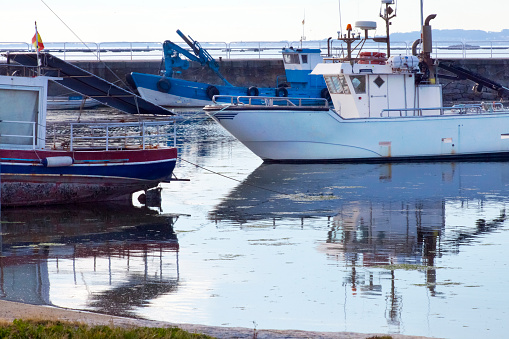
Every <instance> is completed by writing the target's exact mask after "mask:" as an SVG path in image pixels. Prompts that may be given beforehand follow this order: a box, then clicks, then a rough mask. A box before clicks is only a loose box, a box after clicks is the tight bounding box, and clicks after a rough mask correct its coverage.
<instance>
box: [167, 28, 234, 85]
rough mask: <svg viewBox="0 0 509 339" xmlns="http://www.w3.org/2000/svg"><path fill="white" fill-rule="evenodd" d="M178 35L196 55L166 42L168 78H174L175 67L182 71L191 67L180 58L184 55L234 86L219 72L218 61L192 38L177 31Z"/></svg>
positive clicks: (168, 41)
mask: <svg viewBox="0 0 509 339" xmlns="http://www.w3.org/2000/svg"><path fill="white" fill-rule="evenodd" d="M177 34H178V35H180V37H181V38H182V40H184V41H185V42H186V43H187V44H188V45H189V47H191V50H192V51H193V53H194V54H192V53H190V52H189V51H188V50H186V49H184V48H182V47H180V46H179V45H177V44H175V43H173V42H171V41H170V40H166V41H165V42H164V44H163V51H164V64H165V68H166V76H168V77H171V76H172V72H173V68H174V67H179V68H181V69H187V68H188V67H189V62H188V61H187V60H184V59H181V58H180V55H179V54H183V55H184V56H185V57H186V58H188V59H189V60H192V61H196V62H199V63H200V64H201V65H202V66H205V65H206V66H208V67H209V68H210V69H211V70H212V71H214V73H216V74H217V75H218V76H219V78H221V80H223V82H224V83H225V84H226V85H228V86H233V85H232V84H230V83H229V82H228V80H226V79H225V77H224V76H223V75H222V74H221V72H219V64H218V63H217V62H216V60H214V58H213V57H212V56H211V55H210V54H209V52H207V51H206V50H205V49H204V48H203V47H201V45H200V44H199V43H198V41H195V40H193V39H192V38H191V37H186V36H185V35H184V34H183V33H182V32H181V31H180V30H177Z"/></svg>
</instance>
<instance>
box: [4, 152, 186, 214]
mask: <svg viewBox="0 0 509 339" xmlns="http://www.w3.org/2000/svg"><path fill="white" fill-rule="evenodd" d="M0 155H1V159H2V163H1V171H2V173H1V188H2V192H1V203H2V206H27V205H48V204H64V203H80V202H96V201H113V200H115V201H118V200H128V199H130V198H131V195H132V193H134V192H137V191H140V190H147V189H149V188H152V187H155V186H157V185H158V184H159V183H160V182H161V181H165V180H169V179H170V177H171V174H172V172H173V169H174V168H175V163H176V156H177V151H176V149H174V148H168V149H146V150H122V151H74V152H66V151H46V150H37V151H33V150H0ZM56 157H71V158H72V159H73V160H74V162H73V163H72V164H71V165H62V166H56V167H48V166H44V165H43V161H42V160H44V159H52V158H53V159H55V158H56Z"/></svg>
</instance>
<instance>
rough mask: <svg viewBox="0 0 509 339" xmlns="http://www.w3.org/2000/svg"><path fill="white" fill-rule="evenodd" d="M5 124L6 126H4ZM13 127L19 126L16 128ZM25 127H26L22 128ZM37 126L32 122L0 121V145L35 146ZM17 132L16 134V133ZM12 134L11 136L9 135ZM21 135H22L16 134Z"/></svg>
mask: <svg viewBox="0 0 509 339" xmlns="http://www.w3.org/2000/svg"><path fill="white" fill-rule="evenodd" d="M4 124H6V125H4ZM15 125H21V126H20V127H18V128H16V127H15ZM24 126H26V127H24ZM36 128H37V124H36V123H35V122H34V121H10V120H0V144H3V145H10V146H13V145H20V146H21V145H23V146H25V147H26V146H28V145H32V148H34V149H35V147H36V145H37V132H36ZM16 131H17V132H16ZM9 133H12V134H9ZM16 133H23V134H16Z"/></svg>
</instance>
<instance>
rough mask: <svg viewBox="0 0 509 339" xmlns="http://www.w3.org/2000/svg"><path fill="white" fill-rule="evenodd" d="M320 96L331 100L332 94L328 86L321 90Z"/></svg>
mask: <svg viewBox="0 0 509 339" xmlns="http://www.w3.org/2000/svg"><path fill="white" fill-rule="evenodd" d="M320 96H321V97H322V98H324V99H327V101H330V100H331V96H330V93H329V90H328V89H327V88H322V90H321V91H320Z"/></svg>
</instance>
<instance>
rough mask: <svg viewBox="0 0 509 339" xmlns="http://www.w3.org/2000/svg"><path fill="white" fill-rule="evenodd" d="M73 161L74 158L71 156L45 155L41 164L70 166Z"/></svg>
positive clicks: (46, 165)
mask: <svg viewBox="0 0 509 339" xmlns="http://www.w3.org/2000/svg"><path fill="white" fill-rule="evenodd" d="M73 163H74V159H73V158H71V157H67V156H64V157H47V158H44V159H42V160H41V164H42V165H43V166H44V167H65V166H71V165H72V164H73Z"/></svg>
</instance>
